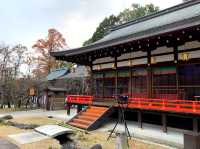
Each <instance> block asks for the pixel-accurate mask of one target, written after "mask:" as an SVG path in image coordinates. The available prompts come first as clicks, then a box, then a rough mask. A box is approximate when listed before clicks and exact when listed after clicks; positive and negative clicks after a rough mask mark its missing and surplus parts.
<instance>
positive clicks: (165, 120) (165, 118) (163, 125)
mask: <svg viewBox="0 0 200 149" xmlns="http://www.w3.org/2000/svg"><path fill="white" fill-rule="evenodd" d="M162 127H163V132H165V133H166V132H167V116H166V114H165V113H163V114H162Z"/></svg>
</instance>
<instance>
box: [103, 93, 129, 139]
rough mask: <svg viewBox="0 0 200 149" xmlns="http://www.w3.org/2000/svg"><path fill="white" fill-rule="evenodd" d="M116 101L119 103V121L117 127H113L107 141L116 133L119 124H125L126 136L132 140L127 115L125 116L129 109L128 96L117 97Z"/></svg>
mask: <svg viewBox="0 0 200 149" xmlns="http://www.w3.org/2000/svg"><path fill="white" fill-rule="evenodd" d="M115 100H116V101H117V104H118V120H117V122H116V123H115V126H114V127H113V129H112V130H111V132H110V134H109V136H108V138H107V140H109V139H110V137H111V136H112V134H113V133H114V132H115V129H116V128H117V125H118V124H119V123H122V124H124V128H125V134H126V136H127V137H129V138H131V135H130V132H129V130H128V127H127V123H126V119H125V114H124V113H125V111H126V109H127V107H128V96H115Z"/></svg>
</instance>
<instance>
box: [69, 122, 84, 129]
mask: <svg viewBox="0 0 200 149" xmlns="http://www.w3.org/2000/svg"><path fill="white" fill-rule="evenodd" d="M69 124H70V125H72V126H75V127H78V128H83V129H87V128H88V125H84V124H80V123H76V122H73V121H72V122H69Z"/></svg>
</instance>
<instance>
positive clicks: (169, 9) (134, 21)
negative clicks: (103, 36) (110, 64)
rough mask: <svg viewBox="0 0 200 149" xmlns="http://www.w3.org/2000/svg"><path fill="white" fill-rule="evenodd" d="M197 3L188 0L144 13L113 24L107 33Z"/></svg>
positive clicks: (196, 0)
mask: <svg viewBox="0 0 200 149" xmlns="http://www.w3.org/2000/svg"><path fill="white" fill-rule="evenodd" d="M198 3H200V0H190V1H188V2H183V3H180V4H178V5H175V6H172V7H169V8H166V9H163V10H160V11H158V12H155V13H152V14H149V15H146V16H143V17H139V18H137V19H133V20H131V21H128V22H126V23H123V24H120V25H116V26H113V27H111V29H110V32H109V33H111V32H112V31H116V30H118V29H122V28H124V27H128V26H130V25H133V24H136V23H139V22H143V21H146V20H149V19H152V18H155V17H158V16H161V15H164V14H167V13H170V12H174V11H177V10H180V9H183V8H186V7H190V6H192V5H195V4H198Z"/></svg>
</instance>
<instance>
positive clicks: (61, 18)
mask: <svg viewBox="0 0 200 149" xmlns="http://www.w3.org/2000/svg"><path fill="white" fill-rule="evenodd" d="M181 2H182V0H2V1H1V5H0V22H1V24H0V42H4V43H6V44H11V45H14V44H16V43H21V44H23V45H25V46H27V47H31V45H32V44H33V43H34V42H35V41H36V40H37V39H38V38H44V37H46V36H47V30H48V28H56V29H57V30H58V31H60V32H61V33H62V34H63V36H64V37H65V39H66V42H67V44H68V46H69V47H70V48H74V47H79V46H81V45H82V43H83V42H84V41H85V40H87V39H88V38H90V37H91V35H92V33H93V32H94V31H95V29H96V27H97V26H98V24H99V23H100V22H101V21H102V20H103V19H104V17H106V16H109V15H111V14H118V13H119V12H120V11H122V10H123V9H125V8H128V7H130V5H131V4H132V3H140V4H142V5H145V4H148V3H153V4H154V5H156V6H159V7H160V9H165V8H168V7H170V6H173V5H176V4H179V3H181Z"/></svg>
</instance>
